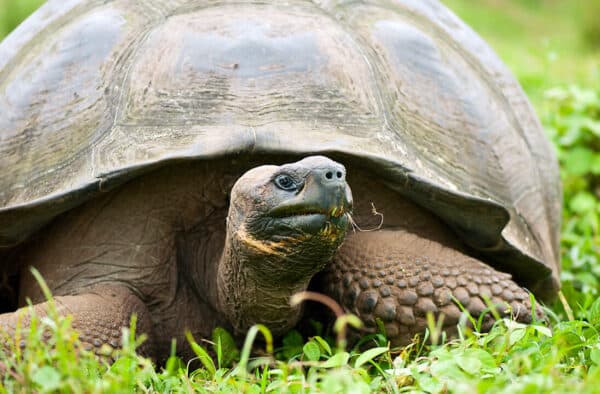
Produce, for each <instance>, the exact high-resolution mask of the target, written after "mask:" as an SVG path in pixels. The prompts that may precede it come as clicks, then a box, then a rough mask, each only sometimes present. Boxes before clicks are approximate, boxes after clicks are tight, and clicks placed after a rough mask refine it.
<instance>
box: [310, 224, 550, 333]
mask: <svg viewBox="0 0 600 394" xmlns="http://www.w3.org/2000/svg"><path fill="white" fill-rule="evenodd" d="M319 283H320V289H321V290H322V291H324V292H326V293H327V294H329V295H330V296H332V297H333V298H335V299H337V300H338V301H340V302H341V304H342V305H343V306H344V308H346V309H347V310H349V311H350V312H352V313H355V314H357V315H358V316H359V317H360V318H361V319H362V321H363V322H364V323H365V325H366V326H367V328H370V329H371V330H374V328H375V326H376V324H375V319H376V318H379V319H381V320H382V321H383V323H384V324H385V328H386V331H387V335H388V338H389V339H390V340H391V341H392V343H393V344H398V345H400V344H407V343H409V342H410V341H411V339H412V337H413V336H414V335H415V334H416V333H420V332H423V331H424V330H425V328H426V327H427V320H426V315H427V313H428V312H431V313H433V314H434V317H436V318H437V317H438V316H440V315H441V314H443V315H444V320H443V329H444V330H445V331H446V332H448V333H449V334H450V335H452V334H454V333H455V332H456V324H457V323H458V321H459V318H460V316H461V314H462V312H461V310H460V309H459V307H458V306H457V305H456V303H455V302H454V301H453V298H454V299H456V300H458V301H459V302H460V304H461V305H462V306H463V307H464V308H465V309H466V310H468V311H469V313H470V314H471V315H472V316H474V317H475V318H477V317H478V316H479V315H480V314H481V313H482V312H483V311H484V310H485V309H486V308H487V305H486V302H485V298H487V299H489V300H490V301H491V302H492V303H493V305H495V306H496V309H497V311H498V312H499V313H500V315H501V316H507V315H509V314H512V315H513V316H514V317H515V318H516V319H517V320H518V321H521V322H531V320H532V315H531V303H530V299H529V293H528V292H527V291H526V290H524V289H523V288H521V287H520V286H519V285H517V284H516V283H515V282H514V281H513V280H512V279H511V276H510V275H509V274H506V273H502V272H498V271H496V270H494V269H493V268H492V267H490V266H489V265H486V264H484V263H482V262H481V261H479V260H476V259H474V258H472V257H469V256H467V255H465V254H463V253H461V252H459V251H457V250H455V249H452V248H450V247H448V246H445V245H442V244H441V243H438V242H435V241H431V240H428V239H425V238H422V237H420V236H418V235H415V234H412V233H409V232H406V231H402V230H380V231H376V232H364V233H355V234H350V235H349V236H348V237H347V239H346V241H345V243H344V245H343V246H342V248H341V249H340V251H339V252H338V255H337V256H336V258H335V260H334V261H333V264H331V265H330V267H329V268H328V269H327V270H326V271H325V272H324V273H323V274H322V276H321V277H320V278H319ZM538 311H539V308H538ZM539 313H540V314H541V312H539ZM492 323H493V318H492V316H491V315H490V316H486V317H485V320H484V324H483V328H484V329H489V328H490V326H491V324H492Z"/></svg>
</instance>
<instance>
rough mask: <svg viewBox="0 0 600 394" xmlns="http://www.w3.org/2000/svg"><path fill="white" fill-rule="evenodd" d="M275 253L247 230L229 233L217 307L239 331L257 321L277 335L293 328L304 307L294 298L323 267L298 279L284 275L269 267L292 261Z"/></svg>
mask: <svg viewBox="0 0 600 394" xmlns="http://www.w3.org/2000/svg"><path fill="white" fill-rule="evenodd" d="M271 252H274V251H272V250H268V244H266V243H262V242H260V241H258V240H256V239H253V238H250V237H248V235H247V234H246V233H245V231H233V232H232V231H228V232H227V238H226V240H225V247H224V249H223V254H222V256H221V259H220V261H219V266H218V272H217V289H218V290H217V294H218V296H217V298H218V299H217V308H218V310H221V311H223V312H224V313H225V315H226V317H227V319H228V320H229V322H230V324H231V325H232V327H233V329H234V332H235V333H236V334H243V333H245V332H246V331H247V330H248V329H249V328H250V327H251V326H252V325H254V324H257V323H261V324H265V325H267V326H268V327H269V329H271V330H272V332H273V333H274V334H279V333H283V332H285V331H287V330H289V329H290V328H292V327H293V326H294V325H295V324H296V323H297V321H298V320H299V319H300V316H301V313H302V309H301V307H292V306H291V305H290V298H291V296H292V295H293V294H295V293H297V292H299V291H302V290H306V288H307V287H308V284H309V282H310V279H311V278H312V276H313V275H314V274H315V273H316V272H317V271H318V270H320V268H322V267H319V268H315V269H314V270H313V271H311V272H308V273H307V274H306V275H299V276H296V277H295V278H294V280H289V279H288V278H281V277H280V276H279V275H277V274H274V273H272V272H271V271H272V270H270V269H269V267H276V266H277V267H282V266H288V265H289V264H290V262H291V261H290V260H289V259H288V258H287V256H284V255H281V254H278V253H271ZM257 267H259V269H257Z"/></svg>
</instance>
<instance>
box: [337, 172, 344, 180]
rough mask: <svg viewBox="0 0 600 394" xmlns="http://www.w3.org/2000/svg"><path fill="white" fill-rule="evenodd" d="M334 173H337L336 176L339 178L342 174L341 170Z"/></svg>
mask: <svg viewBox="0 0 600 394" xmlns="http://www.w3.org/2000/svg"><path fill="white" fill-rule="evenodd" d="M336 175H337V177H338V178H339V179H342V175H343V174H342V172H341V171H338V172H337V173H336Z"/></svg>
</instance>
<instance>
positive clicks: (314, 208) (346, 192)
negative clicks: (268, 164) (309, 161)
mask: <svg viewBox="0 0 600 394" xmlns="http://www.w3.org/2000/svg"><path fill="white" fill-rule="evenodd" d="M340 167H341V166H340ZM342 169H343V167H341V168H334V169H331V168H328V167H325V168H316V169H313V170H312V171H310V173H309V174H308V175H307V176H306V178H305V180H304V184H303V187H302V188H301V189H300V190H299V192H298V193H297V194H296V195H295V196H294V197H293V198H291V199H289V200H287V201H285V202H284V203H282V204H280V205H278V206H277V207H275V208H273V209H272V210H271V211H270V212H269V214H270V216H274V217H286V216H299V215H311V214H320V215H324V216H325V217H326V218H327V219H332V218H333V219H338V218H340V217H342V216H344V215H345V214H346V213H351V212H352V191H351V190H350V186H349V185H348V183H347V182H346V176H345V170H342Z"/></svg>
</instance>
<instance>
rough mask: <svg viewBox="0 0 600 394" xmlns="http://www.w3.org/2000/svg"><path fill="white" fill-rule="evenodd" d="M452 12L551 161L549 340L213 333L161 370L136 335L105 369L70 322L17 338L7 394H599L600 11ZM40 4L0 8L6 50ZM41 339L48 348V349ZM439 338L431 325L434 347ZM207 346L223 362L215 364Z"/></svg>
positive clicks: (571, 4)
mask: <svg viewBox="0 0 600 394" xmlns="http://www.w3.org/2000/svg"><path fill="white" fill-rule="evenodd" d="M443 2H444V3H446V4H447V5H448V6H449V7H450V8H451V9H453V10H454V11H455V12H456V13H457V14H458V15H459V16H460V17H461V18H463V19H464V20H465V21H466V22H467V24H469V25H470V26H471V27H473V29H474V30H475V31H477V32H478V33H479V34H481V35H482V36H483V37H484V38H485V39H486V40H487V41H488V43H490V45H491V46H492V47H493V48H494V49H495V50H496V51H497V52H498V54H499V55H500V57H501V58H502V59H503V60H504V61H505V62H506V63H507V65H508V66H509V68H511V69H512V71H513V72H514V74H515V75H516V77H517V78H518V79H519V81H520V82H521V84H522V86H523V88H524V89H525V91H526V92H527V94H528V95H529V97H530V98H531V100H532V103H533V104H534V107H535V108H536V110H537V112H538V114H539V116H540V118H541V120H542V122H543V124H544V126H545V128H546V130H547V133H548V136H549V138H550V139H551V140H552V141H553V143H554V146H555V148H556V152H557V156H558V158H559V161H560V165H561V176H562V182H563V188H564V210H563V228H562V242H561V245H562V264H563V272H562V276H561V279H562V285H563V293H564V296H565V298H564V301H563V302H562V303H561V302H557V303H556V305H554V306H552V309H549V310H548V314H549V315H550V328H551V329H549V328H547V327H545V326H543V325H532V326H523V325H520V324H517V323H514V322H511V321H506V320H505V321H500V322H499V323H498V324H497V325H496V326H495V327H494V328H493V330H492V331H491V332H490V333H489V334H477V333H472V332H469V331H468V330H466V331H465V333H464V336H463V337H462V338H461V339H460V340H458V341H452V342H448V343H445V344H441V345H432V346H429V345H424V344H423V342H419V341H417V342H415V343H414V344H413V345H411V346H408V347H406V348H404V349H399V350H391V351H390V350H389V349H388V348H387V344H386V340H385V337H384V336H383V335H374V336H371V337H367V338H364V339H363V343H365V344H369V345H370V346H372V349H371V350H367V351H359V350H357V349H356V348H355V349H350V350H347V349H345V348H344V347H343V346H339V343H338V346H337V347H336V343H335V341H327V340H325V339H323V338H322V337H321V336H316V337H313V338H309V339H308V340H306V339H303V338H301V337H300V336H299V334H298V333H296V332H292V333H290V334H289V335H288V336H287V337H286V338H284V341H283V344H282V347H281V348H280V349H279V350H276V351H275V353H276V356H277V360H281V361H276V360H275V359H273V358H272V355H271V354H272V352H268V353H269V354H268V355H267V357H266V358H265V357H263V358H256V359H249V358H248V357H249V353H250V350H249V349H250V347H245V348H244V349H242V350H241V353H240V351H239V350H238V349H237V348H236V346H235V344H234V343H233V342H232V341H231V339H230V338H229V337H228V336H227V334H226V333H216V334H215V338H213V339H214V343H213V344H212V345H206V344H198V343H196V342H193V339H192V338H190V342H191V346H192V347H193V349H194V351H195V352H196V354H197V355H198V360H199V361H200V364H201V365H202V366H203V367H202V368H200V369H191V368H189V367H186V365H185V364H183V363H182V362H181V360H178V359H177V358H175V357H172V358H171V359H170V360H169V362H168V363H167V364H166V366H164V368H158V369H155V368H154V367H153V366H152V365H151V364H150V363H149V361H148V360H145V359H143V358H141V357H139V356H137V355H136V354H135V343H136V342H135V339H134V336H133V335H132V333H131V331H129V332H128V333H127V332H126V333H125V336H124V338H125V347H124V349H123V350H122V351H119V353H118V354H116V355H118V356H119V357H120V359H119V361H118V362H117V363H115V364H113V365H112V366H109V365H108V364H107V363H105V362H103V361H101V360H100V361H99V360H97V359H96V358H94V357H91V355H89V354H88V353H86V352H84V351H82V350H81V349H80V348H79V345H78V341H77V335H76V334H75V333H73V332H72V331H70V328H69V322H68V321H63V322H60V323H59V324H57V323H56V322H53V321H52V319H40V320H39V322H38V327H37V329H34V330H32V331H31V332H29V333H28V341H27V342H28V344H27V347H26V348H24V349H21V348H19V347H18V346H17V345H18V344H19V341H20V338H7V340H9V342H11V343H13V345H14V347H13V351H12V352H11V353H10V354H3V353H2V352H1V351H0V376H1V379H0V393H3V392H31V391H40V392H57V391H58V392H131V391H144V392H165V391H172V392H189V391H199V392H205V391H207V392H208V391H210V392H222V391H226V392H241V391H244V392H245V391H250V392H313V391H320V392H369V391H381V392H405V391H415V392H456V393H480V392H486V393H487V392H506V393H540V392H548V393H557V392H582V393H583V392H590V393H593V392H600V389H598V387H599V384H600V301H598V299H599V297H598V296H599V293H600V234H599V231H600V219H599V217H600V0H573V1H566V0H565V1H561V0H478V1H475V0H444V1H443ZM41 3H43V1H41V0H0V39H1V38H2V37H3V36H4V35H5V34H7V33H8V32H10V31H11V30H12V29H13V28H14V27H15V26H16V25H17V24H18V23H19V21H20V20H22V19H23V18H24V17H26V15H28V14H29V13H30V12H31V11H32V10H34V9H35V8H36V7H38V6H39V5H40V4H41ZM44 331H50V332H51V333H52V334H53V336H52V338H53V339H52V340H51V341H49V342H48V341H45V342H44V341H42V340H41V338H42V333H43V332H44ZM259 332H262V333H263V335H267V337H268V331H267V330H266V329H265V328H264V327H259V328H256V329H255V330H254V332H251V333H249V338H250V339H252V337H253V336H255V335H256V334H258V333H259ZM438 334H439V333H437V332H436V329H435V324H434V322H432V325H431V328H430V331H429V333H428V335H429V336H430V338H437V335H438ZM437 339H440V338H437ZM441 339H443V338H441ZM0 340H1V338H0ZM434 342H436V341H434ZM267 344H269V341H268V340H267ZM205 347H208V348H212V349H213V351H214V352H215V354H217V356H218V357H217V360H215V361H216V363H215V361H213V360H212V359H211V358H210V357H208V356H207V354H206V351H205ZM107 352H110V349H108V350H107ZM113 355H115V354H113ZM232 362H233V364H232ZM233 365H237V366H235V367H233ZM247 371H251V372H247Z"/></svg>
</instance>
